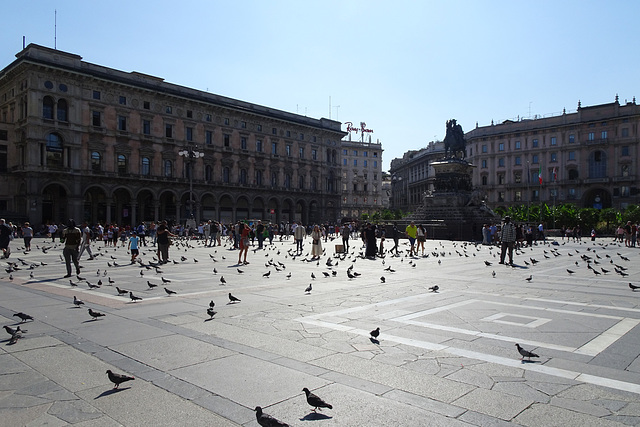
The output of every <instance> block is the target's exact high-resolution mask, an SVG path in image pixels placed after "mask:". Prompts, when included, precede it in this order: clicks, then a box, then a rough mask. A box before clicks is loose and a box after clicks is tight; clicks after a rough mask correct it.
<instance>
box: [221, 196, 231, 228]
mask: <svg viewBox="0 0 640 427" xmlns="http://www.w3.org/2000/svg"><path fill="white" fill-rule="evenodd" d="M218 206H219V208H218V209H219V219H220V222H223V223H225V224H229V223H231V222H233V199H232V198H231V196H230V195H228V194H224V195H222V196H220V200H219V202H218Z"/></svg>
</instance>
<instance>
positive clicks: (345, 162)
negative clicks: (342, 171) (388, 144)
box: [342, 159, 378, 168]
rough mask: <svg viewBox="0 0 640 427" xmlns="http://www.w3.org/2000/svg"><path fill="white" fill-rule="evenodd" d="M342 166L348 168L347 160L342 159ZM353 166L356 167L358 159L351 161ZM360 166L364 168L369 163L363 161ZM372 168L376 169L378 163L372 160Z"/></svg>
mask: <svg viewBox="0 0 640 427" xmlns="http://www.w3.org/2000/svg"><path fill="white" fill-rule="evenodd" d="M342 166H349V161H348V160H347V159H342ZM353 166H358V159H353ZM362 166H363V167H365V168H368V167H369V162H368V161H367V160H364V161H363V162H362ZM373 167H374V168H377V167H378V161H377V160H374V161H373Z"/></svg>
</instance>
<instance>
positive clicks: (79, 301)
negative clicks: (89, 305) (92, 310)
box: [73, 295, 84, 307]
mask: <svg viewBox="0 0 640 427" xmlns="http://www.w3.org/2000/svg"><path fill="white" fill-rule="evenodd" d="M73 305H75V306H76V307H80V306H81V305H84V302H83V301H82V300H79V299H78V298H76V296H75V295H74V296H73Z"/></svg>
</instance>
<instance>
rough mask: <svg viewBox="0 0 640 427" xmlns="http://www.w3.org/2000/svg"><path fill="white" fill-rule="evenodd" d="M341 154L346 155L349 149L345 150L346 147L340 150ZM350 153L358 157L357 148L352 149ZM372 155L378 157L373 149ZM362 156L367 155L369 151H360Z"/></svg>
mask: <svg viewBox="0 0 640 427" xmlns="http://www.w3.org/2000/svg"><path fill="white" fill-rule="evenodd" d="M342 155H344V156H348V155H349V150H347V149H346V148H345V149H343V150H342ZM352 155H353V156H356V157H358V150H353V151H352ZM372 155H373V157H378V152H377V151H374V152H373V153H372ZM362 157H369V152H368V151H363V152H362Z"/></svg>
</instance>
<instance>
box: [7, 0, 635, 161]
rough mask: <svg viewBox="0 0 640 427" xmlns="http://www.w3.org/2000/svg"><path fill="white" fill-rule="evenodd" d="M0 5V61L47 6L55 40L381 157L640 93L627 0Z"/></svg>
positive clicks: (50, 39)
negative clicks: (286, 115)
mask: <svg viewBox="0 0 640 427" xmlns="http://www.w3.org/2000/svg"><path fill="white" fill-rule="evenodd" d="M0 10H1V11H2V15H3V17H4V18H5V19H3V25H2V27H0V55H1V57H0V68H4V66H6V65H8V64H9V63H10V62H11V61H12V60H13V59H14V55H15V54H16V53H17V52H19V51H20V50H21V49H22V37H23V36H25V37H26V42H27V44H29V43H36V44H41V45H44V46H48V47H54V10H57V41H56V44H57V48H58V49H60V50H64V51H67V52H72V53H75V54H78V55H80V56H82V57H83V59H84V60H85V61H87V62H91V63H95V64H100V65H104V66H107V67H111V68H116V69H120V70H124V71H139V72H143V73H147V74H151V75H155V76H158V77H162V78H164V79H165V80H166V81H168V82H171V83H176V84H179V85H183V86H188V87H192V88H196V89H200V90H206V91H209V92H212V93H216V94H220V95H224V96H229V97H232V98H236V99H241V100H244V101H248V102H253V103H256V104H261V105H267V106H270V107H273V108H278V109H281V110H285V111H290V112H294V113H295V112H297V113H299V114H302V115H307V116H310V117H314V118H320V117H329V115H331V118H333V119H337V120H339V121H341V122H343V123H344V122H347V121H351V122H353V123H355V124H359V123H360V122H362V121H364V122H366V124H367V128H370V129H373V131H374V133H373V134H372V138H373V140H374V141H375V140H376V139H379V140H380V141H381V142H382V144H383V149H384V154H383V162H384V163H383V169H385V170H387V169H388V167H389V164H390V161H391V159H393V158H396V157H401V156H402V154H403V153H404V152H405V151H407V150H412V149H419V148H421V147H424V146H426V145H427V143H428V142H429V141H432V140H435V139H442V138H443V137H444V133H445V122H446V121H447V120H448V119H450V118H456V119H457V120H458V123H460V124H461V125H462V127H463V129H464V130H465V132H466V131H468V130H471V129H472V128H473V127H475V125H476V122H478V124H479V125H480V126H485V125H489V124H490V123H491V121H492V120H494V121H495V122H496V123H497V122H501V121H503V120H505V119H515V118H517V117H518V116H520V117H529V116H534V115H542V116H546V115H550V114H560V113H561V112H562V110H563V108H566V109H567V112H572V111H575V109H576V107H577V104H578V100H581V101H582V105H583V106H588V105H596V104H601V103H607V102H613V100H614V98H615V95H616V94H619V96H620V102H624V101H625V100H629V101H631V99H632V98H633V97H634V96H638V97H640V91H638V84H639V82H640V79H638V77H637V76H638V69H639V68H640V67H639V61H640V55H639V54H638V51H637V45H638V34H639V33H638V19H639V18H638V17H640V2H638V1H631V0H628V1H615V0H614V1H607V2H603V1H590V0H586V1H585V0H583V1H573V0H567V1H557V0H556V1H547V0H536V1H515V0H510V1H479V0H478V1H473V0H468V1H467V0H448V1H437V2H436V1H426V0H425V1H420V0H414V1H409V0H395V1H393V2H391V1H377V0H367V1H348V0H343V1H340V0H322V1H305V0H297V1H293V0H288V1H285V0H271V1H266V0H264V1H257V0H252V1H205V0H201V1H195V0H183V1H181V2H176V1H167V0H155V1H131V0H129V1H121V0H112V1H109V2H93V1H71V0H66V1H64V0H48V1H43V0H29V1H19V2H18V1H6V2H3V3H2V7H1V8H0ZM330 98H331V105H332V108H331V109H330V108H329V105H330V104H329V99H330ZM638 101H639V102H640V99H639V100H638ZM343 129H346V126H343ZM358 137H359V136H358ZM356 138H357V137H356V135H355V134H353V139H356Z"/></svg>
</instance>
